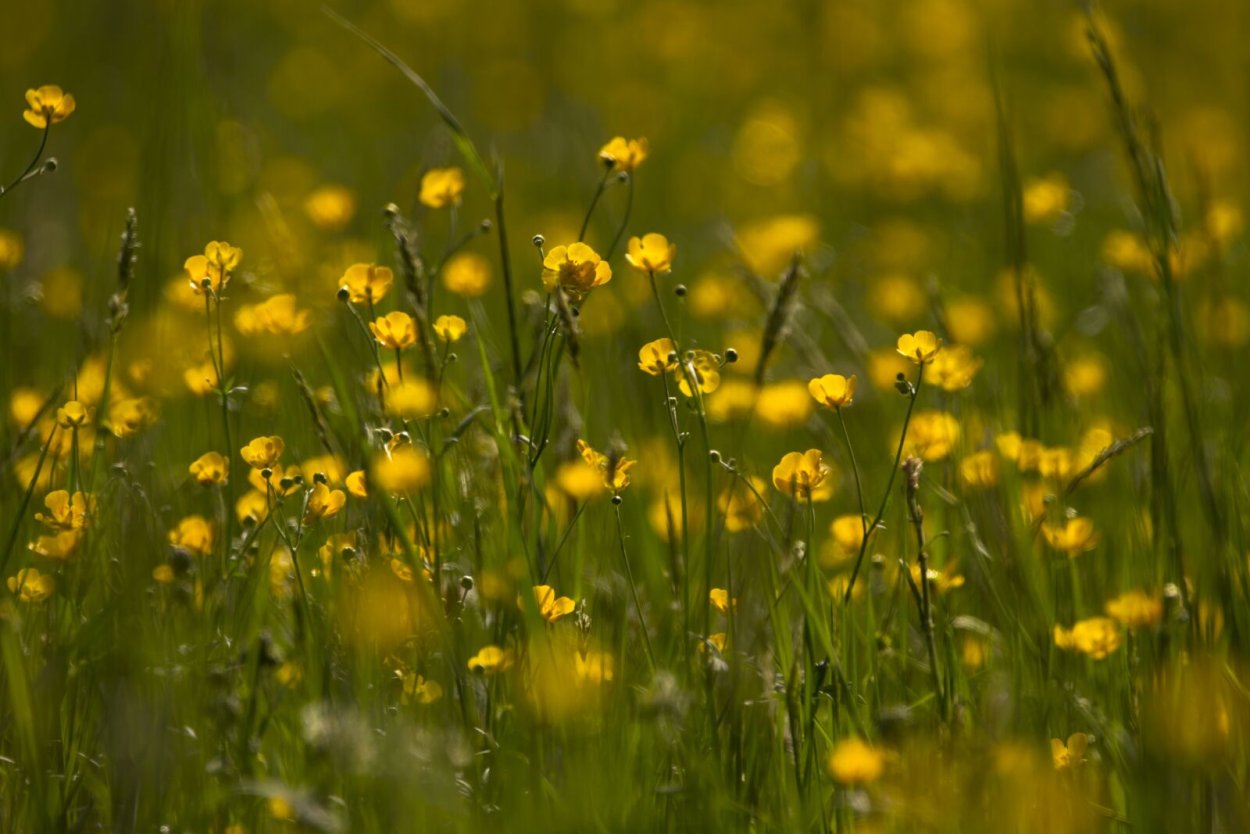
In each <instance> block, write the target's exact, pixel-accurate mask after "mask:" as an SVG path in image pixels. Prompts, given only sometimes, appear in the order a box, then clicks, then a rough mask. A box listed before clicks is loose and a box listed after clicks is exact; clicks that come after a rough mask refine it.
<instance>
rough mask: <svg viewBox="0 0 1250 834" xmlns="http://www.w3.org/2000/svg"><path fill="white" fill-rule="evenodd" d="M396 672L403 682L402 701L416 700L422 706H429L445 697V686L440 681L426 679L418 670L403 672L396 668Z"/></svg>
mask: <svg viewBox="0 0 1250 834" xmlns="http://www.w3.org/2000/svg"><path fill="white" fill-rule="evenodd" d="M395 674H396V675H397V676H398V677H399V678H400V680H401V681H402V682H403V684H402V685H403V692H402V695H401V699H400V700H401V701H402V703H405V704H406V703H408V702H409V701H412V700H415V701H416V702H417V703H418V704H421V705H422V706H429V705H430V704H433V703H434V702H436V701H438V700H439V699H441V698H442V697H443V687H442V686H441V685H440V684H439V682H438V681H431V680H426V679H425V678H424V677H422V676H421V675H418V674H417V673H416V672H409V673H407V674H403V673H402V672H401V671H399V670H396V672H395Z"/></svg>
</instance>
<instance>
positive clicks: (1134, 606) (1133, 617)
mask: <svg viewBox="0 0 1250 834" xmlns="http://www.w3.org/2000/svg"><path fill="white" fill-rule="evenodd" d="M1104 610H1105V611H1106V612H1107V615H1108V616H1110V617H1112V618H1113V619H1115V620H1116V621H1118V622H1119V623H1120V624H1121V625H1123V626H1124V627H1125V628H1132V629H1139V628H1149V627H1150V626H1154V625H1158V624H1159V621H1160V620H1162V619H1163V599H1162V598H1161V597H1159V596H1157V595H1154V594H1148V593H1146V592H1145V591H1139V590H1133V591H1125V592H1124V593H1122V594H1120V595H1119V596H1118V597H1115V598H1114V599H1109V600H1107V604H1106V606H1105V608H1104Z"/></svg>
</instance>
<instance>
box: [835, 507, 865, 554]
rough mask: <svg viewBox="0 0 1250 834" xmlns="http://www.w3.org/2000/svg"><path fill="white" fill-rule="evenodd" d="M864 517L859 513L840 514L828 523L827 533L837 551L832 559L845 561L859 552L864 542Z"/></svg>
mask: <svg viewBox="0 0 1250 834" xmlns="http://www.w3.org/2000/svg"><path fill="white" fill-rule="evenodd" d="M864 523H865V522H864V519H863V517H862V516H859V515H850V514H848V515H840V516H838V517H837V518H835V519H834V520H833V521H832V522H831V523H830V525H829V535H830V537H831V538H832V540H833V546H834V547H835V548H836V550H837V553H836V554H834V557H835V558H834V561H835V563H836V562H845V561H846V560H848V559H850V558H851V557H853V556H856V555H858V554H859V549H860V547H861V546H863V543H864Z"/></svg>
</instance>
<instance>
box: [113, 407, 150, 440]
mask: <svg viewBox="0 0 1250 834" xmlns="http://www.w3.org/2000/svg"><path fill="white" fill-rule="evenodd" d="M156 417H157V413H156V402H155V401H154V400H153V399H152V398H151V397H132V398H129V399H119V400H117V401H116V402H114V403H112V404H111V405H110V406H109V427H110V428H111V429H112V430H113V434H114V435H115V436H117V437H130V436H131V435H134V434H138V433H139V432H141V431H143V430H144V429H146V428H148V427H149V426H151V425H152V424H153V423H155V422H156Z"/></svg>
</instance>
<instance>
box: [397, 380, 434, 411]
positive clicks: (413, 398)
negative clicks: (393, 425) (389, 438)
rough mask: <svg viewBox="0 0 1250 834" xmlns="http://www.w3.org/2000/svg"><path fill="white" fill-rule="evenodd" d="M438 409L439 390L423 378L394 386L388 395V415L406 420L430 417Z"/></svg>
mask: <svg viewBox="0 0 1250 834" xmlns="http://www.w3.org/2000/svg"><path fill="white" fill-rule="evenodd" d="M437 408H438V390H437V389H436V388H435V387H434V385H433V383H431V382H429V381H428V380H426V379H424V378H423V377H412V378H409V379H405V380H404V381H403V382H401V383H398V384H395V385H392V386H391V390H390V391H389V392H387V394H386V413H387V414H389V415H390V416H392V417H401V418H403V419H405V420H418V419H421V418H422V417H428V416H430V415H431V414H433V413H434V411H435V409H437Z"/></svg>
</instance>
